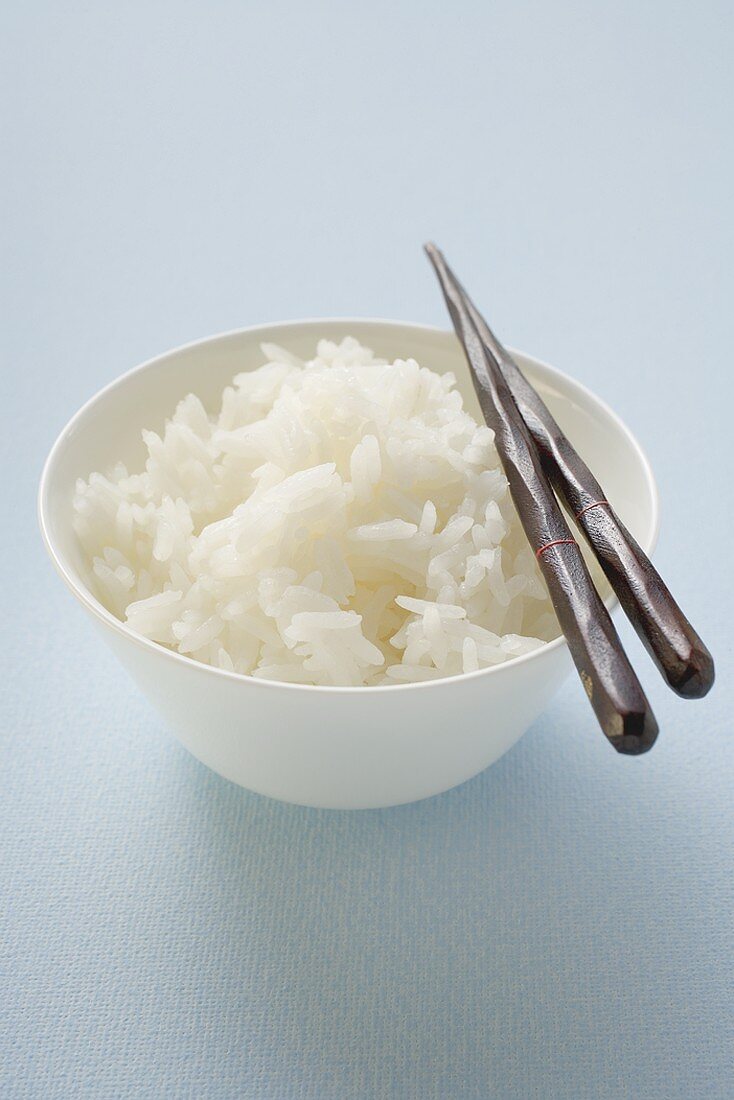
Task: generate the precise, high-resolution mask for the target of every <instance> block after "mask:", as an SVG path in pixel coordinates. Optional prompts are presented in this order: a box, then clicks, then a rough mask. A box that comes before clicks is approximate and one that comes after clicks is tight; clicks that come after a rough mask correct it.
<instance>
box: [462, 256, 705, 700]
mask: <svg viewBox="0 0 734 1100" xmlns="http://www.w3.org/2000/svg"><path fill="white" fill-rule="evenodd" d="M447 278H448V279H450V280H452V281H453V285H454V289H455V290H456V292H457V293H458V294H460V295H461V297H462V300H463V303H464V307H465V308H466V310H467V312H468V314H469V316H470V318H471V320H472V322H473V324H474V327H475V328H476V330H477V332H478V334H479V337H480V339H481V341H482V343H483V345H484V350H485V352H486V353H487V355H488V356H489V357H490V358H493V359H494V360H495V362H496V364H497V366H498V367H499V369H500V370H501V372H502V374H503V375H504V377H505V379H506V381H507V384H508V386H509V387H510V391H511V393H512V396H513V398H514V401H515V404H516V405H517V407H518V409H519V410H520V414H521V416H522V418H523V420H524V421H525V424H526V425H527V428H528V431H529V432H530V435H531V436H532V439H533V441H534V443H535V445H536V447H537V448H538V450H539V451H540V455H541V459H542V462H543V467H544V469H545V472H546V474H547V475H548V477H549V478H550V480H551V482H552V483H553V486H554V487H555V489H556V491H557V492H558V494H559V496H560V497H561V498H562V499H563V500H564V501H565V502H566V505H567V506H568V509H569V511H570V512H571V513H572V514H573V516H574V518H575V520H576V523H577V524H578V526H579V527H580V528H581V529H582V530H583V532H584V534H585V535H586V538H587V540H588V542H589V545H590V546H591V548H592V550H593V551H594V553H595V554H596V557H597V558H598V559H599V563H600V564H601V567H602V569H603V570H604V573H605V574H606V577H607V580H608V581H609V583H610V585H611V586H612V588H613V589H614V591H615V592H616V594H617V596H618V597H619V602H620V604H621V605H622V607H623V608H624V611H625V613H626V614H627V616H628V618H629V619H630V621H631V622H632V624H633V625H634V627H635V629H636V631H637V633H638V634H639V636H640V638H641V639H642V641H643V643H644V645H645V646H646V648H647V650H648V652H649V653H650V655H651V657H652V658H653V660H654V661H655V663H656V665H657V666H658V668H659V669H660V672H661V673H662V675H663V677H664V678H665V680H667V682H668V684H669V685H670V687H671V688H672V689H673V691H675V692H677V693H678V695H681V696H683V698H685V699H700V698H701V697H702V696H704V695H705V694H706V693H707V691H709V689H710V688H711V685H712V684H713V682H714V662H713V658H712V657H711V654H710V653H709V651H708V649H707V648H706V646H705V645H704V643H703V642H702V641H701V639H700V637H699V636H698V634H697V633H696V631H695V630H694V629H693V627H692V626H691V624H690V623H689V621H688V619H687V618H686V617H685V615H684V614H683V612H682V611H681V609H680V607H679V606H678V604H677V603H676V602H675V600H674V599H673V597H672V595H671V594H670V591H669V590H668V588H667V587H666V585H665V583H664V581H663V579H662V577H661V576H660V574H659V573H658V571H657V570H656V569H655V566H654V565H653V564H652V562H651V561H650V559H649V558H648V557H647V555H646V554H645V552H644V551H643V550H642V549H641V548H640V547H639V546H638V545H637V543H636V542H635V540H634V539H633V537H632V535H631V534H630V533H629V531H628V530H627V528H626V527H625V526H624V524H623V523H622V522H621V520H620V519H619V518H618V516H617V515H616V514H615V512H614V509H613V508H612V506H611V505H610V504H609V502H608V501H607V499H606V495H605V493H604V490H603V489H602V487H601V485H600V484H599V482H598V481H597V480H596V478H595V477H594V475H593V473H592V472H591V470H590V469H589V467H588V466H587V465H586V463H585V462H584V461H583V459H582V458H581V457H580V456H579V455H578V453H577V452H576V450H575V449H574V447H573V445H572V444H571V443H570V442H569V440H568V439H567V438H566V436H565V435H564V433H563V432H562V431H561V429H560V428H559V426H558V424H557V423H556V421H555V420H554V418H553V416H552V414H551V413H550V411H549V410H548V408H547V406H546V405H545V403H544V402H543V400H542V398H541V397H540V396H539V394H538V393H537V392H536V391H535V390H534V389H533V387H532V386H531V384H530V383H529V382H528V381H527V380H526V378H525V376H524V375H523V374H522V372H521V371H520V368H519V367H518V366H517V364H516V363H515V361H514V360H513V358H512V356H511V355H510V354H509V353H508V352H507V350H506V349H505V348H504V347H503V346H502V344H501V343H500V342H499V340H498V339H497V337H496V336H495V335H494V333H493V332H492V330H491V329H490V327H489V325H488V324H487V322H486V321H485V320H484V318H483V317H482V315H481V314H480V313H479V311H478V310H477V308H476V306H475V305H474V304H473V302H472V301H471V299H470V298H469V296H468V295H467V293H466V291H465V290H464V289H463V287H462V286H461V285H460V284H459V283H458V281H457V280H456V279H455V277H454V276H453V275H452V273H451V272H450V271H448V269H447Z"/></svg>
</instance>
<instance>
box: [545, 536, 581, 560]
mask: <svg viewBox="0 0 734 1100" xmlns="http://www.w3.org/2000/svg"><path fill="white" fill-rule="evenodd" d="M551 546H578V543H577V542H576V539H554V540H553V542H547V543H546V544H545V546H541V548H540V550H536V551H535V556H536V558H539V557H540V555H541V554H544V553H545V552H546V550H550V548H551Z"/></svg>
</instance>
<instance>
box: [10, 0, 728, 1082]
mask: <svg viewBox="0 0 734 1100" xmlns="http://www.w3.org/2000/svg"><path fill="white" fill-rule="evenodd" d="M2 19H3V22H4V27H3V33H2V35H0V41H1V42H2V49H3V52H4V54H5V55H6V56H5V60H4V62H3V64H2V66H0V72H2V79H3V82H4V85H5V87H4V92H5V94H4V96H3V102H4V103H5V105H6V108H7V107H8V106H9V105H10V104H12V108H11V110H10V111H9V112H8V111H7V110H6V117H7V121H6V128H7V140H6V142H5V143H4V148H5V150H6V153H7V157H6V161H7V165H8V166H9V168H10V169H11V172H7V171H6V172H5V173H3V178H2V180H1V181H0V186H1V187H2V188H3V192H4V197H3V203H2V210H3V215H4V220H5V223H6V224H5V244H4V247H3V265H2V267H3V271H2V279H3V288H4V293H3V301H4V306H3V323H2V333H3V358H4V362H3V374H2V378H3V401H2V414H3V431H2V435H1V437H0V443H1V445H2V455H3V470H4V472H5V475H6V480H5V494H6V496H5V501H4V508H3V512H4V515H5V535H4V537H3V539H2V542H1V544H0V553H1V554H2V557H3V567H4V576H5V582H6V583H5V585H4V595H3V616H2V620H3V625H4V628H5V629H4V637H3V644H2V647H1V648H0V660H1V661H2V666H3V692H2V702H1V706H2V730H1V732H2V766H1V768H0V816H1V819H2V822H1V824H2V844H1V847H0V852H1V853H2V856H1V858H2V864H3V867H2V876H1V879H0V883H1V884H0V890H1V891H2V921H3V930H2V938H1V939H0V952H1V968H0V978H1V981H2V990H0V1095H2V1096H3V1097H23V1098H25V1097H30V1098H39V1100H40V1098H42V1100H55V1098H64V1100H68V1098H69V1097H94V1098H96V1097H133V1096H134V1097H156V1098H158V1097H215V1098H219V1097H248V1098H249V1097H252V1098H268V1100H270V1098H274V1100H287V1098H291V1097H293V1098H303V1100H332V1098H333V1100H356V1098H360V1100H361V1098H378V1100H383V1098H399V1100H403V1098H416V1100H444V1098H448V1100H454V1098H456V1100H464V1098H467V1100H468V1098H477V1100H480V1098H488V1097H497V1098H501V1100H528V1098H540V1100H549V1098H550V1100H556V1098H584V1100H585V1098H601V1100H617V1098H634V1100H671V1098H677V1100H690V1098H694V1097H707V1098H710V1100H723V1098H724V1097H728V1096H730V1095H731V1093H732V1086H731V1081H732V1076H733V1073H732V1071H734V1057H733V1055H732V1051H733V1050H734V1027H733V1023H734V1016H733V1011H732V1010H733V1009H734V996H733V994H732V983H731V973H732V932H733V931H734V929H733V928H732V923H733V922H732V912H734V905H733V903H734V896H733V894H734V888H733V886H732V881H733V879H732V867H731V856H732V842H733V841H734V822H733V819H732V781H733V780H734V749H733V748H732V737H731V713H732V706H733V705H734V699H732V692H731V641H730V637H731V634H730V630H731V607H730V596H729V591H730V587H731V585H730V577H731V561H730V559H731V554H730V546H731V537H732V526H731V521H730V508H729V502H728V497H729V495H730V487H729V485H728V483H727V482H726V480H725V477H724V474H723V472H721V473H717V472H716V471H717V469H718V470H719V471H722V463H723V462H724V461H725V457H726V456H725V448H726V444H725V441H726V440H728V436H729V435H730V430H729V421H730V417H731V412H730V409H731V399H732V390H731V371H730V367H729V363H728V359H729V356H730V342H731V331H730V324H729V317H730V312H731V294H732V278H731V251H732V228H733V225H732V216H731V206H730V198H731V193H732V183H733V182H734V181H733V180H732V151H731V147H730V144H729V134H728V125H727V122H728V120H727V113H728V111H729V109H730V104H731V98H732V91H733V90H734V89H733V88H732V78H731V64H730V49H731V30H732V18H731V12H730V10H729V6H728V5H724V4H721V5H719V4H717V3H712V2H707V3H704V4H698V5H694V4H679V3H673V4H669V3H666V4H655V3H649V4H644V5H639V4H632V3H629V4H626V3H621V4H614V5H589V6H584V5H576V4H570V3H569V4H545V3H538V4H529V3H521V4H509V3H508V4H499V5H498V4H486V3H481V4H480V3H476V4H472V3H466V4H458V5H444V4H442V5H439V4H434V3H428V4H418V3H407V2H406V3H399V4H397V5H395V4H387V3H383V2H382V0H378V2H376V3H372V4H370V5H340V4H337V3H334V4H331V5H327V4H304V5H297V4H295V3H268V4H265V3H263V4H259V3H253V4H235V3H231V4H230V3H222V4H218V5H192V4H189V3H176V4H172V3H171V4H168V3H165V2H161V3H155V4H145V5H143V4H139V3H132V4H126V5H115V6H113V5H107V4H94V5H86V4H85V5H82V4H79V3H75V4H71V5H51V4H48V5H41V4H33V3H30V4H22V5H21V4H17V5H13V10H10V8H9V7H8V10H6V11H5V12H4V14H3V16H2ZM441 82H444V83H445V87H446V88H447V89H448V90H447V91H446V93H445V94H444V92H443V91H442V88H441ZM475 131H476V132H477V133H478V137H479V141H480V145H479V147H478V148H477V149H476V150H474V151H473V152H472V153H471V154H469V153H468V149H469V146H470V143H471V141H472V140H473V135H474V132H475ZM330 165H333V166H334V167H333V170H331V169H330ZM429 234H430V235H432V236H434V237H435V238H436V239H437V240H438V241H439V243H440V244H441V245H442V246H443V247H444V248H445V249H446V252H447V254H448V256H449V257H450V259H451V261H452V262H453V263H454V264H455V265H456V267H457V269H458V270H459V271H460V272H461V274H462V276H463V277H464V279H465V281H466V283H467V284H468V285H469V286H470V287H471V289H472V290H473V292H474V294H475V297H476V298H477V300H478V301H479V302H481V303H482V304H483V305H484V306H485V308H486V310H487V312H488V314H489V316H490V318H491V319H492V321H493V322H494V323H495V325H496V327H497V330H498V332H499V333H501V334H502V335H503V336H504V337H505V338H506V339H507V340H508V341H509V342H511V343H513V344H514V345H516V346H518V347H522V348H525V349H527V350H528V351H529V352H531V353H534V354H536V355H538V356H540V357H542V358H546V359H547V360H548V361H550V362H552V363H554V364H556V365H557V366H559V367H560V368H562V369H564V370H567V371H568V372H570V373H572V374H574V375H575V376H577V377H578V378H580V379H581V380H582V381H584V382H586V383H587V384H589V385H590V386H592V387H593V388H594V389H596V390H597V392H599V393H600V394H601V395H602V396H603V397H605V398H606V399H607V400H608V401H610V403H611V404H612V405H613V406H614V407H615V408H617V409H618V410H619V412H620V413H621V414H622V416H623V417H625V418H626V419H627V420H628V422H629V423H630V425H631V426H632V427H633V428H634V429H635V431H636V432H637V433H638V435H639V437H640V439H641V440H642V442H643V444H644V445H645V447H646V448H647V450H648V452H649V454H650V457H651V460H652V462H653V466H654V468H655V470H656V472H657V474H658V478H659V482H660V488H661V495H662V504H663V532H662V538H661V543H660V546H659V550H658V553H657V555H656V558H657V561H658V563H659V565H660V567H661V569H662V571H663V572H664V575H665V576H666V577H667V578H668V579H669V581H670V584H671V586H672V587H673V589H674V590H675V591H676V592H677V593H679V595H680V599H681V602H682V603H683V604H684V606H685V608H686V609H687V610H688V611H689V613H690V615H691V617H692V618H693V619H694V621H695V622H696V623H698V624H700V628H701V631H702V633H704V634H705V636H706V638H707V639H708V640H709V642H710V644H711V647H712V649H713V650H714V652H715V655H716V657H717V659H718V665H719V681H718V684H717V686H716V688H715V690H714V692H713V693H712V695H711V696H710V697H709V699H707V700H706V701H704V702H702V703H699V704H690V703H684V702H681V701H679V700H676V699H675V698H674V697H673V696H672V695H670V694H669V693H667V692H666V690H665V689H664V687H663V685H662V684H661V682H659V680H658V679H657V677H656V675H655V674H654V672H653V670H652V668H651V666H650V664H649V663H648V662H647V659H646V657H645V656H644V654H643V652H642V650H641V647H640V646H639V644H638V643H637V642H636V641H635V640H634V639H633V638H632V637H631V635H630V631H629V630H628V629H625V630H624V638H625V641H626V642H627V643H628V644H629V647H630V651H631V652H632V654H633V656H634V659H635V661H636V662H637V664H638V666H639V667H640V669H641V671H642V673H643V678H644V681H645V684H646V686H647V687H648V688H649V692H650V696H651V699H652V702H653V704H654V706H655V709H656V712H657V714H658V717H659V719H660V722H661V725H662V727H663V729H662V734H661V737H660V741H659V743H658V745H657V747H656V748H655V750H654V751H653V752H652V753H651V754H650V755H649V756H646V757H644V758H641V759H621V758H618V757H616V756H615V755H614V753H612V752H611V751H610V749H609V748H608V746H607V745H606V744H605V743H604V740H603V738H602V736H601V735H600V734H599V732H598V731H597V729H596V728H595V725H594V722H593V720H592V717H591V714H590V711H589V710H588V707H587V704H586V702H585V700H584V698H583V694H582V692H581V690H580V688H579V686H578V684H577V683H576V682H571V681H569V683H568V684H567V685H566V686H565V687H564V689H563V690H562V692H561V693H560V694H559V696H558V698H557V700H556V702H555V703H554V705H553V706H552V707H551V709H550V710H549V711H548V713H547V714H546V715H545V716H544V717H543V718H542V719H541V720H540V721H539V722H537V723H536V725H535V726H534V728H533V729H532V730H531V731H530V732H529V733H528V735H527V736H526V737H525V738H524V739H523V740H522V741H521V742H520V743H519V744H518V745H517V746H516V748H515V749H513V750H512V751H511V752H510V753H509V754H508V755H507V756H506V757H505V758H503V759H502V760H501V761H500V762H499V763H498V764H497V765H496V766H495V767H493V768H492V769H490V770H489V771H487V772H486V773H484V774H483V775H481V776H479V777H478V778H477V779H475V780H473V781H472V782H470V783H467V784H466V785H464V786H463V787H461V788H459V789H457V790H455V791H453V792H450V793H448V794H446V795H444V796H442V797H439V798H435V799H431V800H429V801H426V802H424V803H420V804H416V805H413V806H407V807H403V808H400V809H395V810H386V811H379V812H378V811H375V812H364V813H354V814H349V813H332V812H315V811H309V810H303V809H297V808H294V807H289V806H285V805H280V804H278V803H276V802H273V801H270V800H267V799H264V798H261V797H258V796H255V795H251V794H249V793H247V792H245V791H242V790H239V789H237V788H236V787H234V786H232V785H230V784H228V783H226V782H224V781H223V780H221V779H219V778H217V777H216V776H214V775H213V774H211V773H210V772H208V771H207V770H206V769H205V768H203V767H202V766H201V765H199V764H198V763H196V761H194V760H193V759H192V758H191V757H189V756H188V755H187V754H186V752H185V751H184V750H183V749H182V748H180V747H179V746H178V745H177V743H176V742H175V741H174V740H173V738H172V737H171V736H170V735H169V734H167V733H166V731H165V730H164V729H163V728H162V727H161V723H160V722H159V720H158V719H157V717H156V716H155V715H154V714H153V713H152V712H151V711H150V710H149V708H148V706H147V704H146V703H145V701H144V700H143V699H142V698H141V697H140V696H139V695H138V694H137V692H136V690H135V689H134V688H133V686H132V685H131V684H130V683H129V682H128V681H127V680H126V679H125V677H124V675H123V673H122V672H121V671H120V670H119V669H118V667H117V665H116V664H115V662H114V660H113V658H112V657H111V655H110V654H109V653H108V652H107V651H106V650H105V649H104V648H103V647H102V645H101V644H100V643H99V641H98V639H97V637H96V635H95V634H94V632H93V631H92V629H91V624H90V623H89V622H88V621H87V619H86V618H85V616H84V615H83V613H82V611H81V610H80V609H79V608H78V607H77V605H76V604H75V602H74V601H73V599H72V597H71V596H70V595H69V594H67V592H66V591H65V590H64V588H63V586H62V585H61V583H60V582H59V580H58V579H57V577H56V576H55V574H54V573H53V571H52V569H51V567H50V565H49V563H48V562H47V561H46V560H45V556H44V553H43V550H42V548H41V544H40V538H39V536H38V533H37V529H36V521H35V491H36V486H37V480H38V476H39V473H40V467H41V464H42V461H43V458H44V456H45V453H46V451H47V450H48V448H49V446H50V444H51V443H52V441H53V438H54V437H55V435H56V433H57V432H58V431H59V429H60V428H61V427H62V425H63V424H64V422H65V421H66V419H67V418H68V417H69V416H70V415H71V413H72V412H74V410H75V409H76V408H77V407H78V406H79V404H81V402H82V401H83V400H85V399H86V398H87V397H88V396H90V395H91V394H92V393H93V392H94V391H95V390H97V389H98V388H99V387H100V386H101V385H102V384H104V383H105V382H107V381H109V380H110V379H112V378H114V377H115V376H116V375H118V374H120V373H121V372H122V371H123V370H126V369H127V368H128V367H130V366H131V365H133V364H135V363H136V362H139V361H141V360H142V359H145V358H147V357H149V356H151V355H153V354H155V353H157V352H159V351H162V350H164V349H165V348H167V347H171V346H174V345H176V344H179V343H182V342H184V341H186V340H189V339H193V338H195V337H198V336H201V335H204V334H207V333H212V332H217V331H221V330H225V329H228V328H233V327H237V326H238V325H242V324H250V323H256V322H259V321H264V320H269V319H278V318H287V317H297V316H302V317H303V316H312V315H319V314H320V315H339V314H342V315H355V314H361V315H367V316H369V315H373V316H393V317H400V318H405V319H414V320H424V321H429V322H435V323H441V324H443V323H445V321H444V312H443V309H442V305H441V302H440V297H439V294H438V291H437V288H436V286H435V283H434V280H433V277H432V275H431V274H430V272H429V270H428V268H427V265H426V263H425V261H424V259H423V258H422V256H421V254H420V249H419V246H420V243H421V241H422V240H423V239H424V237H426V236H427V235H429ZM727 547H728V549H727Z"/></svg>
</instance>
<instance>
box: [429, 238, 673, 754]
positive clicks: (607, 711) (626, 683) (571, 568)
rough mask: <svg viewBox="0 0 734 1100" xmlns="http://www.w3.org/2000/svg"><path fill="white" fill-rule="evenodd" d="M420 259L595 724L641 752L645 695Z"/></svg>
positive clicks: (469, 325) (548, 492)
mask: <svg viewBox="0 0 734 1100" xmlns="http://www.w3.org/2000/svg"><path fill="white" fill-rule="evenodd" d="M426 252H427V254H428V257H429V259H430V261H431V263H432V264H433V267H434V269H435V271H436V274H437V276H438V279H439V282H440V284H441V289H442V291H443V294H444V298H445V299H446V304H447V306H448V309H449V313H450V314H451V320H452V321H453V324H454V328H455V330H456V334H457V336H458V337H459V339H460V341H461V343H462V345H463V347H464V351H465V353H466V356H467V359H468V361H469V366H470V368H471V374H472V379H473V381H474V387H475V389H476V392H477V397H478V398H479V404H480V406H481V409H482V412H483V414H484V417H485V420H486V422H487V424H488V425H489V427H490V428H492V430H493V431H494V433H495V443H496V446H497V450H498V453H499V455H500V459H501V461H502V465H503V468H504V471H505V474H506V476H507V480H508V482H509V486H510V493H511V494H512V499H513V501H514V504H515V507H516V509H517V512H518V515H519V517H520V521H521V523H522V525H523V528H524V530H525V534H526V535H527V537H528V540H529V542H530V545H531V546H532V548H533V550H535V551H536V553H537V552H538V551H539V550H541V549H542V548H543V547H545V546H546V545H547V544H548V543H555V544H556V545H554V546H552V547H550V548H549V549H547V550H545V552H543V553H541V554H540V556H539V561H540V567H541V571H542V573H543V577H544V579H545V583H546V585H547V587H548V592H549V594H550V597H551V600H552V602H553V606H554V608H555V611H556V614H557V616H558V620H559V622H560V624H561V629H562V630H563V633H564V634H565V636H566V641H567V642H568V646H569V649H570V651H571V655H572V657H573V660H574V663H575V665H576V668H577V670H578V673H579V676H580V678H581V682H582V683H583V685H584V688H585V690H586V693H587V695H588V697H589V700H590V702H591V705H592V707H593V709H594V712H595V714H596V716H597V718H598V720H599V724H600V725H601V728H602V729H603V731H604V733H605V734H606V736H607V738H608V739H609V741H610V742H611V744H612V745H613V746H614V748H615V749H616V750H617V751H618V752H622V753H626V754H639V753H643V752H646V751H647V750H648V749H649V748H651V746H652V745H653V743H654V741H655V738H656V737H657V732H658V727H657V722H656V721H655V717H654V715H653V713H652V710H651V709H650V705H649V703H648V701H647V699H646V697H645V693H644V691H643V690H642V687H641V685H640V682H639V680H638V679H637V676H636V675H635V672H634V669H633V668H632V666H631V664H630V662H629V660H628V658H627V655H626V654H625V652H624V650H623V649H622V645H621V642H620V640H619V637H618V635H617V632H616V630H615V628H614V624H613V623H612V620H611V619H610V617H609V613H608V612H607V609H606V608H605V606H604V604H603V603H602V601H601V598H600V597H599V594H598V592H597V590H596V588H595V587H594V583H593V581H592V579H591V576H590V574H589V571H588V569H587V567H586V564H585V562H584V559H583V556H582V554H581V551H580V548H579V546H578V544H576V542H575V540H574V539H573V536H572V534H571V532H570V530H569V527H568V524H567V523H566V520H565V518H564V515H563V513H562V511H561V509H560V506H559V504H558V501H557V500H556V497H555V494H554V492H553V488H552V486H551V484H550V482H549V480H548V478H547V476H546V474H545V471H544V470H543V465H542V461H541V458H540V455H539V453H538V451H537V449H536V447H535V444H534V443H533V441H532V439H531V437H530V434H529V432H528V429H527V427H526V426H525V422H524V421H523V418H522V416H521V415H520V412H519V410H518V407H517V405H516V404H515V401H514V399H513V397H512V394H511V392H510V389H509V386H508V384H507V381H506V380H505V378H504V375H503V374H502V371H501V370H500V369H499V366H498V365H497V363H496V361H495V360H494V359H493V358H492V357H491V356H489V355H488V354H487V352H486V350H485V348H484V344H483V342H482V339H481V337H480V336H479V333H478V332H477V329H476V327H475V324H474V322H473V320H472V318H471V315H470V314H469V311H468V309H467V307H466V305H465V303H464V300H463V296H462V292H461V288H460V287H459V284H458V283H457V282H456V280H455V278H454V276H453V274H452V272H451V271H450V269H449V267H448V265H447V264H446V261H445V259H444V258H443V256H442V254H441V253H440V252H439V250H438V249H437V248H436V247H435V246H434V245H426Z"/></svg>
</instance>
